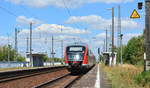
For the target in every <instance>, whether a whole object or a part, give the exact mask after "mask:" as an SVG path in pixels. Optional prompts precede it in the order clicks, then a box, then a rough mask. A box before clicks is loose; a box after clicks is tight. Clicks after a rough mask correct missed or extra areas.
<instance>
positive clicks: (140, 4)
mask: <svg viewBox="0 0 150 88" xmlns="http://www.w3.org/2000/svg"><path fill="white" fill-rule="evenodd" d="M142 6H143V2H138V9H139V10H141V9H142Z"/></svg>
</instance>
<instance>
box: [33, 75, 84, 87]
mask: <svg viewBox="0 0 150 88" xmlns="http://www.w3.org/2000/svg"><path fill="white" fill-rule="evenodd" d="M81 76H82V75H71V74H70V73H68V74H65V75H63V76H61V77H57V78H55V79H52V80H50V81H47V82H45V83H42V84H39V85H38V86H35V87H34V88H68V87H70V86H71V85H72V84H73V83H74V82H75V81H76V80H78V79H79V78H80V77H81Z"/></svg>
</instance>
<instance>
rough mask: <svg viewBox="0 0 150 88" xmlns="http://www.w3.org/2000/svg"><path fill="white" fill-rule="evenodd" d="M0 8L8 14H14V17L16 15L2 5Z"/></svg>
mask: <svg viewBox="0 0 150 88" xmlns="http://www.w3.org/2000/svg"><path fill="white" fill-rule="evenodd" d="M0 9H2V10H3V11H5V12H7V13H8V14H10V15H12V16H14V17H17V15H16V14H15V13H13V12H11V11H9V10H8V9H6V8H4V7H2V6H0Z"/></svg>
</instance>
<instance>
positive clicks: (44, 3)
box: [0, 0, 144, 57]
mask: <svg viewBox="0 0 150 88" xmlns="http://www.w3.org/2000/svg"><path fill="white" fill-rule="evenodd" d="M139 1H144V0H80V1H79V0H0V2H1V3H0V7H1V8H0V19H1V21H0V30H1V32H0V38H1V40H4V41H1V42H0V44H1V45H5V44H8V42H7V41H8V38H7V35H8V34H9V35H10V43H11V44H12V45H13V46H14V29H15V27H17V28H19V30H21V32H20V33H19V35H18V36H19V38H18V42H19V44H18V47H19V51H20V53H23V52H25V51H26V39H25V38H26V37H27V36H28V34H29V33H28V32H29V31H28V30H29V25H28V24H29V22H30V21H33V22H35V23H36V24H34V26H33V32H34V33H33V37H34V39H33V42H34V43H33V50H34V51H35V52H47V53H49V52H50V48H51V46H50V43H51V40H50V39H51V35H52V34H53V35H54V36H55V40H56V43H55V52H57V54H56V56H57V57H60V56H61V54H60V50H59V49H60V42H59V41H60V40H64V44H65V45H67V44H68V43H71V42H74V41H79V40H80V41H84V42H86V43H88V44H89V45H90V46H91V48H92V49H93V51H94V52H95V53H96V48H98V47H101V49H103V41H104V38H105V31H104V30H105V29H106V28H107V29H109V30H110V25H111V11H110V10H106V9H107V8H111V7H115V17H116V19H117V16H118V9H117V6H118V5H121V16H122V33H123V34H124V37H123V39H124V40H123V43H124V44H126V43H127V41H128V40H129V39H130V38H131V37H133V36H138V35H140V34H142V33H143V29H144V9H143V10H141V11H139V10H138V12H139V14H140V15H141V18H140V19H130V18H129V17H130V15H131V13H132V11H133V10H134V9H137V3H138V2H139ZM6 10H7V11H6ZM8 11H9V12H11V13H13V14H14V15H16V16H13V15H12V14H10V13H9V12H8ZM115 23H116V26H117V22H115ZM60 28H62V30H63V32H61V31H60ZM85 29H87V30H85ZM115 29H116V30H117V28H115ZM115 33H116V34H117V31H115ZM93 37H95V38H96V39H94V40H93V39H92V38H93ZM39 41H40V42H39ZM109 41H110V40H109ZM115 42H116V45H117V37H116V39H115ZM43 46H44V47H43ZM39 47H42V48H39Z"/></svg>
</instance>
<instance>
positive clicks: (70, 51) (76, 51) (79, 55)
mask: <svg viewBox="0 0 150 88" xmlns="http://www.w3.org/2000/svg"><path fill="white" fill-rule="evenodd" d="M84 52H85V47H82V46H71V47H68V48H67V55H68V61H82V60H83V57H84Z"/></svg>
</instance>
